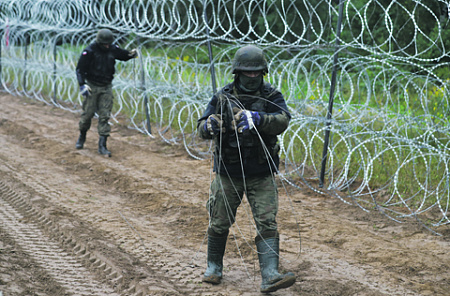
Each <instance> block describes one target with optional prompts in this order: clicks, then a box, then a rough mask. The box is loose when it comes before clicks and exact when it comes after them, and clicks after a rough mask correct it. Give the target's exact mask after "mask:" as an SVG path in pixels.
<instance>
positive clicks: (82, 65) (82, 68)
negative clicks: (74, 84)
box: [76, 49, 92, 86]
mask: <svg viewBox="0 0 450 296" xmlns="http://www.w3.org/2000/svg"><path fill="white" fill-rule="evenodd" d="M91 57H92V53H91V52H90V51H88V50H86V49H85V50H83V52H82V53H81V56H80V59H79V60H78V64H77V68H76V74H77V80H78V84H79V85H80V86H81V85H83V84H86V74H87V72H88V70H89V64H90V61H91Z"/></svg>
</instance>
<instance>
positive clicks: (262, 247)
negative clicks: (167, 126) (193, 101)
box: [197, 45, 296, 293]
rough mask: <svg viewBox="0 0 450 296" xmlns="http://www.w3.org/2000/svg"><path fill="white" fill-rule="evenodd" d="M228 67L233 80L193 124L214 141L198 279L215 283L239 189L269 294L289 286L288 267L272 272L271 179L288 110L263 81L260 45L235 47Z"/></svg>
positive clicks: (275, 244) (274, 200)
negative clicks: (203, 262) (285, 270)
mask: <svg viewBox="0 0 450 296" xmlns="http://www.w3.org/2000/svg"><path fill="white" fill-rule="evenodd" d="M232 70H233V74H234V81H233V82H232V83H230V84H228V85H226V86H225V87H223V88H222V89H221V90H220V91H219V92H218V93H216V94H215V95H214V96H213V97H212V99H211V101H210V102H209V103H208V105H207V108H206V110H205V112H204V113H203V115H202V117H201V118H200V119H199V120H198V123H197V129H198V132H199V135H200V137H202V138H203V139H213V140H214V142H215V152H214V171H215V175H216V176H215V179H214V180H213V182H212V183H211V190H210V197H209V199H208V202H207V210H208V213H209V217H210V222H209V227H208V258H207V269H206V272H205V274H204V276H203V281H204V282H208V283H212V284H219V283H220V282H221V279H222V270H223V255H224V252H225V246H226V242H227V237H228V233H229V228H230V227H231V226H232V225H233V223H234V222H235V216H236V211H237V208H238V207H239V205H240V204H241V202H242V199H243V196H244V194H245V196H246V197H247V200H248V202H249V204H250V206H251V208H252V213H253V219H254V221H255V228H256V233H257V236H256V237H255V243H256V247H257V251H258V259H259V264H260V270H261V277H262V284H261V292H263V293H270V292H273V291H276V290H278V289H282V288H287V287H290V286H291V285H293V284H294V282H295V280H296V277H295V275H294V274H293V273H291V272H288V273H286V274H280V273H279V272H278V264H279V233H278V230H277V221H276V216H277V211H278V190H277V187H276V183H275V180H274V175H275V174H276V173H277V172H278V165H279V161H280V160H279V155H278V153H279V150H280V147H279V145H278V142H277V136H278V135H279V134H281V133H282V132H284V131H285V130H286V128H287V127H288V124H289V121H290V119H291V115H290V113H289V111H288V109H287V106H286V102H285V100H284V97H283V95H282V94H281V93H280V92H279V91H278V90H277V89H275V88H274V87H272V86H271V85H270V84H269V83H267V82H264V75H265V74H266V73H267V72H268V66H267V61H266V59H265V56H264V53H263V51H262V50H261V49H260V48H258V47H256V46H253V45H248V46H244V47H242V48H240V49H239V50H238V51H237V52H236V54H235V57H234V60H233V69H232Z"/></svg>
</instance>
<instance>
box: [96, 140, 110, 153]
mask: <svg viewBox="0 0 450 296" xmlns="http://www.w3.org/2000/svg"><path fill="white" fill-rule="evenodd" d="M107 138H108V137H107V136H100V138H99V139H98V153H100V154H102V155H108V157H111V152H110V151H109V150H108V149H107V148H106V139H107Z"/></svg>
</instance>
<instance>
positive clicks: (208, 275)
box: [202, 229, 228, 285]
mask: <svg viewBox="0 0 450 296" xmlns="http://www.w3.org/2000/svg"><path fill="white" fill-rule="evenodd" d="M227 238H228V231H227V232H226V233H225V234H223V235H217V234H216V233H214V231H212V230H211V229H208V259H207V260H208V267H207V268H206V271H205V274H204V275H203V279H202V282H205V283H210V284H214V285H217V284H220V281H221V280H222V269H223V255H224V254H225V246H226V244H227Z"/></svg>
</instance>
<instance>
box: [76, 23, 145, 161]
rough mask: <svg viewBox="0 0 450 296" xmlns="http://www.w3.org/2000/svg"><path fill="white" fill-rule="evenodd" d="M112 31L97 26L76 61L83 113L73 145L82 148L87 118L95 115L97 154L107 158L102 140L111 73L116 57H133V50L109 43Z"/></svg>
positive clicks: (110, 100)
mask: <svg viewBox="0 0 450 296" xmlns="http://www.w3.org/2000/svg"><path fill="white" fill-rule="evenodd" d="M113 41H114V36H113V33H112V32H111V31H110V30H108V29H101V30H99V31H98V33H97V37H96V41H95V42H94V43H92V44H90V45H89V46H88V47H86V48H85V49H84V50H83V52H82V53H81V56H80V59H79V60H78V64H77V68H76V74H77V80H78V84H79V85H80V93H81V95H82V96H83V97H84V101H83V113H82V114H81V119H80V122H79V129H80V136H79V137H78V141H77V143H76V145H75V147H76V148H77V149H83V146H84V143H85V141H86V133H87V131H88V130H89V128H90V127H91V120H92V117H94V115H95V113H96V112H97V114H98V126H97V130H98V134H99V141H98V153H100V154H102V155H107V156H109V157H111V152H110V151H109V150H108V149H107V148H106V139H107V137H108V136H109V134H110V131H111V127H110V126H109V124H108V121H109V117H110V114H111V110H112V106H113V99H114V97H113V93H112V85H111V83H112V80H113V78H114V73H115V63H116V60H120V61H128V60H129V59H132V58H135V57H137V50H136V49H133V50H131V51H128V50H125V49H121V48H119V46H117V45H116V44H113Z"/></svg>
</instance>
